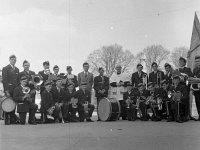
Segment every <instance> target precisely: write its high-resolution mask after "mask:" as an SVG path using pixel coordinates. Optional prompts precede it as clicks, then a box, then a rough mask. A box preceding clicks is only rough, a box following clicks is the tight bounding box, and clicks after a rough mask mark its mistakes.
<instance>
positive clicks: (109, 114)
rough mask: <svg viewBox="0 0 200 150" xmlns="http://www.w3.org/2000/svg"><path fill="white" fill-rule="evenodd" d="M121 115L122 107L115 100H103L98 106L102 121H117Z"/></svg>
mask: <svg viewBox="0 0 200 150" xmlns="http://www.w3.org/2000/svg"><path fill="white" fill-rule="evenodd" d="M120 114H121V106H120V104H119V102H118V101H117V99H115V98H102V99H101V100H100V102H99V105H98V115H99V118H100V120H101V121H116V120H118V119H119V117H120Z"/></svg>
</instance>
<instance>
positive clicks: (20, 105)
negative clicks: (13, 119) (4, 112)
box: [13, 85, 30, 113]
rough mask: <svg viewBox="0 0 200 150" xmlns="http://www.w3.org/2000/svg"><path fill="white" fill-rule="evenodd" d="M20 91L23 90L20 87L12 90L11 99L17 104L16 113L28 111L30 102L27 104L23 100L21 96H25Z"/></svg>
mask: <svg viewBox="0 0 200 150" xmlns="http://www.w3.org/2000/svg"><path fill="white" fill-rule="evenodd" d="M22 90H23V88H22V86H21V85H20V86H18V87H16V88H15V89H14V93H13V99H14V101H15V102H16V103H17V112H18V113H20V112H28V111H29V104H30V102H28V101H27V100H26V99H24V100H23V96H24V95H25V94H24V93H23V91H22Z"/></svg>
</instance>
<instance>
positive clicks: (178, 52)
mask: <svg viewBox="0 0 200 150" xmlns="http://www.w3.org/2000/svg"><path fill="white" fill-rule="evenodd" d="M188 50H189V48H187V47H185V46H181V47H176V48H174V49H173V51H172V53H171V61H172V63H173V65H174V67H175V68H178V67H179V58H180V57H184V58H186V57H187V53H188Z"/></svg>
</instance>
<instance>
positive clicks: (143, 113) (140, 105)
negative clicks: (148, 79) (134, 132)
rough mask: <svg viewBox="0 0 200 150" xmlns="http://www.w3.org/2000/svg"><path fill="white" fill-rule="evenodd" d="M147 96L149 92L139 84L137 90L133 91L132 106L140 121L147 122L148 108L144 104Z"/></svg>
mask: <svg viewBox="0 0 200 150" xmlns="http://www.w3.org/2000/svg"><path fill="white" fill-rule="evenodd" d="M148 94H149V92H148V90H146V89H145V87H144V84H143V83H139V84H138V86H137V88H135V89H134V94H133V95H135V98H134V104H135V106H136V109H137V110H138V113H139V117H140V119H141V120H142V121H148V120H149V118H150V117H149V115H148V114H147V109H148V108H149V105H147V104H146V100H147V96H148Z"/></svg>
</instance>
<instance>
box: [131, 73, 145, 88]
mask: <svg viewBox="0 0 200 150" xmlns="http://www.w3.org/2000/svg"><path fill="white" fill-rule="evenodd" d="M144 75H147V74H146V73H145V72H143V71H142V72H141V75H140V76H139V74H138V71H137V72H134V73H133V74H132V77H131V82H132V85H133V86H135V87H137V86H138V84H139V83H143V77H144ZM147 80H148V78H147Z"/></svg>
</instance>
